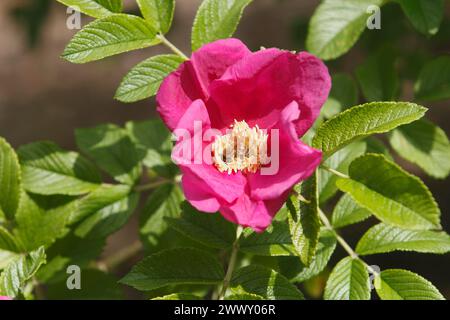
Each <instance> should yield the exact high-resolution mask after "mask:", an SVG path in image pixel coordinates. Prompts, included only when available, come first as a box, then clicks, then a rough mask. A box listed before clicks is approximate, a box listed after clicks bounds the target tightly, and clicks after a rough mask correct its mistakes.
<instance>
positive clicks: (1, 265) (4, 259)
mask: <svg viewBox="0 0 450 320" xmlns="http://www.w3.org/2000/svg"><path fill="white" fill-rule="evenodd" d="M19 256H20V255H19V254H18V253H16V252H11V251H7V250H2V249H0V271H1V270H3V269H5V268H6V267H7V266H8V265H9V263H10V262H12V261H14V259H17V257H19Z"/></svg>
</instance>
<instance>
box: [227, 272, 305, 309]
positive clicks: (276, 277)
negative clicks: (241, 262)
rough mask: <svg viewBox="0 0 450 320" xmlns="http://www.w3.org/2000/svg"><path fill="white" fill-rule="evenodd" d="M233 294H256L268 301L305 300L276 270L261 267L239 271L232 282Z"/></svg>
mask: <svg viewBox="0 0 450 320" xmlns="http://www.w3.org/2000/svg"><path fill="white" fill-rule="evenodd" d="M231 292H232V293H233V294H239V295H240V294H256V295H258V296H261V297H263V298H264V299H267V300H303V299H304V297H303V294H302V293H301V292H300V291H299V290H298V289H297V288H296V287H295V286H294V285H293V284H292V283H290V282H289V280H288V279H286V278H285V277H284V276H283V275H281V274H279V273H277V272H276V271H274V270H271V269H268V268H265V267H263V266H259V265H250V266H247V267H243V268H240V269H238V270H237V271H236V272H235V273H234V275H233V278H232V280H231Z"/></svg>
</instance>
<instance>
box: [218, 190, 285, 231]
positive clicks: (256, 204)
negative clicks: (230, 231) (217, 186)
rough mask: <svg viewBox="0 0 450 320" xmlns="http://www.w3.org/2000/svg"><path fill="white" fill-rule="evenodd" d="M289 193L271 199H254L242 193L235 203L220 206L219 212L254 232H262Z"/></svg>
mask: <svg viewBox="0 0 450 320" xmlns="http://www.w3.org/2000/svg"><path fill="white" fill-rule="evenodd" d="M288 195H289V193H285V194H283V195H281V196H280V197H278V198H276V199H272V200H266V201H262V200H255V199H252V198H251V197H250V196H249V195H248V194H243V195H242V196H241V197H240V198H239V199H237V200H236V202H235V203H233V204H232V205H229V206H222V207H221V208H220V213H221V214H222V215H223V216H224V217H225V218H226V219H227V220H229V221H231V222H233V223H237V224H239V225H241V226H243V227H250V228H252V229H253V230H254V231H256V232H263V231H264V230H266V229H267V227H268V226H270V224H271V223H272V219H273V217H275V215H276V214H277V212H278V211H279V210H280V209H281V207H282V206H283V204H284V202H285V201H286V199H287V197H288Z"/></svg>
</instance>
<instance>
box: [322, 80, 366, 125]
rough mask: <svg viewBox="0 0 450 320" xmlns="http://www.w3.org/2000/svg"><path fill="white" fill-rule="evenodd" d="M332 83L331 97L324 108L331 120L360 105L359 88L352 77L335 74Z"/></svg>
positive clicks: (324, 112) (326, 115) (325, 114)
mask: <svg viewBox="0 0 450 320" xmlns="http://www.w3.org/2000/svg"><path fill="white" fill-rule="evenodd" d="M332 82H333V83H332V86H331V92H330V95H329V97H328V100H327V102H325V104H324V106H323V108H322V110H323V114H324V116H325V117H326V118H331V117H333V116H335V115H336V114H338V113H340V112H342V111H344V110H345V109H347V108H349V107H352V106H354V105H356V104H357V103H358V87H357V85H356V83H355V81H354V80H353V78H352V77H351V76H350V75H348V74H345V73H338V74H335V75H334V76H333V79H332Z"/></svg>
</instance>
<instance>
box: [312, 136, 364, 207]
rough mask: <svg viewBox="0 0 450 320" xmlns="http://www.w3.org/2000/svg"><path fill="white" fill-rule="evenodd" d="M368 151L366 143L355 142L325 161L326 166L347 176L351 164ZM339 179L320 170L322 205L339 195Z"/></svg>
mask: <svg viewBox="0 0 450 320" xmlns="http://www.w3.org/2000/svg"><path fill="white" fill-rule="evenodd" d="M366 149H367V144H366V142H365V141H356V142H353V143H351V144H349V145H348V146H345V147H344V148H342V149H341V150H339V151H337V152H336V153H335V154H333V155H332V156H331V157H329V158H328V159H327V160H325V161H324V165H325V166H327V167H328V168H331V169H334V170H337V171H339V172H342V173H344V174H347V173H348V167H349V165H350V163H351V162H352V161H353V160H355V159H356V158H357V157H359V156H361V155H363V154H364V153H365V152H366ZM337 179H338V177H337V176H336V175H335V174H333V173H331V172H329V171H327V170H324V169H321V170H319V196H320V197H319V198H320V202H321V203H325V202H326V201H328V200H329V199H331V198H332V197H333V196H334V195H335V194H336V193H337V191H338V188H337V187H336V181H337Z"/></svg>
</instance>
